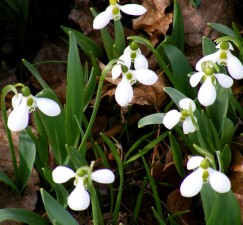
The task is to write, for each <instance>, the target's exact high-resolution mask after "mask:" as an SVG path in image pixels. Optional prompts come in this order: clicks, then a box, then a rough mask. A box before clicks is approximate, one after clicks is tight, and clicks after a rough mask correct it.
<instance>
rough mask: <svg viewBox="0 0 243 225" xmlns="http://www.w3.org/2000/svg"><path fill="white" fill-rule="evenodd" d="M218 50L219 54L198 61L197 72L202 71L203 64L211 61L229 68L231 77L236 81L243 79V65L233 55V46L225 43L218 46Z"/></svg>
mask: <svg viewBox="0 0 243 225" xmlns="http://www.w3.org/2000/svg"><path fill="white" fill-rule="evenodd" d="M216 48H218V49H219V50H218V51H217V52H215V53H213V54H210V55H207V56H205V57H203V58H202V59H200V60H199V61H198V63H197V64H196V70H197V71H202V64H203V62H205V61H209V60H210V61H213V62H214V63H216V62H217V63H218V64H219V65H225V66H227V68H228V71H229V74H230V76H231V77H233V78H234V79H237V80H239V79H242V78H243V65H242V63H241V61H240V60H239V59H238V58H237V57H235V56H234V55H233V54H232V53H231V50H234V49H233V47H232V45H231V44H230V43H229V42H224V41H223V42H221V43H220V44H218V45H217V46H216Z"/></svg>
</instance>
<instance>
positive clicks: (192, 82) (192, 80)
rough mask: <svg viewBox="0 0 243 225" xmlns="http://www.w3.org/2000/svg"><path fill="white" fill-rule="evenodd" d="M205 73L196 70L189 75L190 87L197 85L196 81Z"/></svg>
mask: <svg viewBox="0 0 243 225" xmlns="http://www.w3.org/2000/svg"><path fill="white" fill-rule="evenodd" d="M204 74H205V73H204V72H197V73H194V74H193V75H192V76H191V77H190V85H191V86H192V87H196V86H197V85H198V83H199V82H200V80H201V79H202V77H203V75H204Z"/></svg>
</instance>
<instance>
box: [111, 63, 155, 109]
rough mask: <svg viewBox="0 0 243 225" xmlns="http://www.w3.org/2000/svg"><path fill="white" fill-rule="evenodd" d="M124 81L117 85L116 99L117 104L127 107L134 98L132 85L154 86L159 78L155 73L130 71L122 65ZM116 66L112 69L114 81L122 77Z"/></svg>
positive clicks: (139, 70)
mask: <svg viewBox="0 0 243 225" xmlns="http://www.w3.org/2000/svg"><path fill="white" fill-rule="evenodd" d="M120 69H121V73H122V79H121V82H120V83H119V84H118V85H117V88H116V91H115V99H116V101H117V103H118V104H119V105H120V106H122V107H124V106H127V105H128V104H129V103H130V102H131V101H132V98H133V89H132V85H133V84H135V83H136V82H137V81H139V82H140V83H142V84H145V85H153V84H154V83H155V82H156V81H157V80H158V76H157V75H156V73H155V72H153V71H152V70H149V69H137V70H131V69H128V67H127V66H126V65H123V64H121V67H120ZM121 73H119V71H118V70H117V68H116V66H115V67H114V68H113V69H112V79H116V78H118V77H119V76H120V74H121Z"/></svg>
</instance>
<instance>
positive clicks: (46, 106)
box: [8, 86, 61, 132]
mask: <svg viewBox="0 0 243 225" xmlns="http://www.w3.org/2000/svg"><path fill="white" fill-rule="evenodd" d="M21 92H22V93H19V94H18V95H14V96H13V98H12V106H13V111H12V112H11V113H10V115H9V117H8V128H9V129H10V130H12V131H15V132H17V131H21V130H23V129H25V128H26V127H27V125H28V121H29V113H31V112H33V111H35V110H36V108H37V107H38V108H39V109H40V111H41V112H43V113H44V114H46V115H47V116H57V115H59V114H60V112H61V109H60V107H59V105H58V104H57V103H56V102H55V101H53V100H51V99H49V98H39V97H34V96H33V95H31V93H30V89H29V87H26V86H25V87H23V88H22V90H21Z"/></svg>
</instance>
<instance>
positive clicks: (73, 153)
mask: <svg viewBox="0 0 243 225" xmlns="http://www.w3.org/2000/svg"><path fill="white" fill-rule="evenodd" d="M67 149H68V154H69V157H70V159H71V162H72V163H73V165H74V167H75V169H79V168H80V167H82V166H89V164H88V162H87V160H86V159H85V156H84V155H83V154H82V152H81V151H78V150H77V149H76V148H75V147H72V146H70V147H67Z"/></svg>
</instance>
